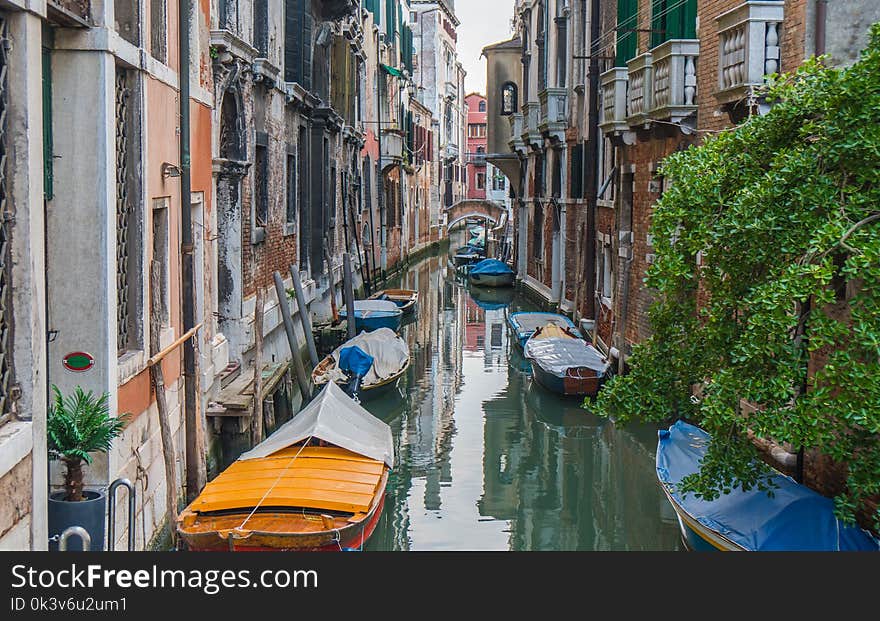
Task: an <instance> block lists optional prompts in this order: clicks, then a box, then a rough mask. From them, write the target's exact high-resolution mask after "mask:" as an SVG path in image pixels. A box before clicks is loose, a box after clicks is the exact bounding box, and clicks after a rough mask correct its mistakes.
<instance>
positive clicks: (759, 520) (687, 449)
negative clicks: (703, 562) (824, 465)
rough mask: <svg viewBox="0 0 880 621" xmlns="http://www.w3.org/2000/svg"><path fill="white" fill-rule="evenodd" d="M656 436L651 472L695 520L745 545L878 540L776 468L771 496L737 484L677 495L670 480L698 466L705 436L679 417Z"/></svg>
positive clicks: (839, 545) (818, 545) (815, 546)
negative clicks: (701, 494)
mask: <svg viewBox="0 0 880 621" xmlns="http://www.w3.org/2000/svg"><path fill="white" fill-rule="evenodd" d="M659 436H660V438H659V441H658V443H657V477H658V478H659V479H660V482H661V483H662V484H663V486H664V487H666V489H667V490H668V491H669V492H670V495H671V496H672V497H673V499H674V501H675V502H676V503H677V504H678V505H679V506H680V507H681V508H682V509H684V511H686V512H687V513H688V514H690V515H691V516H692V517H693V518H694V519H695V520H697V521H698V522H700V523H701V524H703V525H704V526H706V527H707V528H709V529H710V530H713V531H715V532H718V533H720V534H722V535H723V536H724V537H726V538H727V539H729V540H731V541H733V542H734V543H736V544H737V545H740V546H742V547H743V548H745V549H746V550H766V551H836V550H845V551H848V550H873V551H878V550H880V542H878V541H877V539H875V538H874V537H872V536H871V535H870V534H869V533H867V532H866V531H864V530H862V529H860V528H858V527H856V526H846V525H845V524H843V523H842V522H839V521H838V520H837V518H836V517H835V516H834V501H832V500H831V499H830V498H826V497H824V496H822V495H820V494H818V493H816V492H814V491H813V490H811V489H809V488H807V487H805V486H803V485H800V484H798V483H797V482H795V481H794V480H793V479H791V478H790V477H787V476H785V475H783V474H780V473H775V474H774V475H773V476H772V481H773V483H774V484H775V485H776V486H777V487H776V489H774V490H773V497H770V496H768V495H767V492H763V491H760V490H758V489H756V488H752V489H751V490H750V491H747V492H746V491H743V490H742V488H741V487H739V488H736V489H734V490H733V491H732V492H731V493H730V494H726V495H723V496H720V497H719V498H718V499H717V500H712V501H706V500H700V499H698V498H697V497H696V496H694V494H687V495H684V496H683V495H682V494H681V493H679V492H678V491H677V490H676V485H677V484H678V483H679V482H680V481H681V480H682V479H683V478H684V477H685V476H687V475H689V474H693V473H695V472H697V471H698V470H699V469H700V460H701V459H702V457H703V455H705V454H706V449H707V447H708V446H709V443H710V441H711V439H710V437H709V434H707V433H706V432H705V431H703V430H702V429H700V428H699V427H694V426H693V425H689V424H687V423H685V422H684V421H678V422H677V423H675V424H674V425H673V426H672V427H670V428H669V430H668V431H667V430H661V431H660V432H659Z"/></svg>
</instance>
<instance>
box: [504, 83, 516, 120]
mask: <svg viewBox="0 0 880 621" xmlns="http://www.w3.org/2000/svg"><path fill="white" fill-rule="evenodd" d="M518 108H519V102H518V101H517V92H516V84H514V83H513V82H505V84H504V86H502V87H501V114H502V116H510V115H511V114H516V111H517V109H518Z"/></svg>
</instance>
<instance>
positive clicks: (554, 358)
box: [524, 323, 611, 397]
mask: <svg viewBox="0 0 880 621" xmlns="http://www.w3.org/2000/svg"><path fill="white" fill-rule="evenodd" d="M524 355H525V358H526V359H527V360H528V361H529V363H530V365H531V367H532V377H533V378H534V379H535V381H536V382H538V383H539V384H540V385H541V386H543V387H544V388H546V389H547V390H549V391H551V392H555V393H556V394H559V395H566V396H578V397H583V396H586V397H595V396H596V393H598V392H599V388H600V387H601V386H602V384H603V382H604V381H605V379H606V377H607V376H608V374H609V372H610V370H611V364H610V363H609V362H608V359H607V358H605V356H603V355H602V354H601V352H599V350H598V349H596V348H595V347H593V346H592V345H590V344H589V343H587V342H586V341H584V340H583V339H581V338H579V337H578V336H577V335H576V334H575V333H574V332H573V331H570V330H569V329H567V328H561V327H559V326H558V325H556V324H553V323H551V324H547V325H546V326H543V327H542V328H539V329H538V330H536V331H535V334H533V335H532V337H531V338H529V340H528V341H527V342H526V346H525V350H524Z"/></svg>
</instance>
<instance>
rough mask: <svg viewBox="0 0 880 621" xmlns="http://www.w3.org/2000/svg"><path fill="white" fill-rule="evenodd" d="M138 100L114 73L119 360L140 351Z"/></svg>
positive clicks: (125, 77) (125, 74) (122, 75)
mask: <svg viewBox="0 0 880 621" xmlns="http://www.w3.org/2000/svg"><path fill="white" fill-rule="evenodd" d="M138 105H139V102H138V98H137V97H136V96H135V93H134V90H133V88H132V86H131V73H130V72H129V71H126V70H125V69H121V68H117V69H116V102H115V108H116V110H115V112H116V118H115V125H116V141H115V158H116V160H115V164H116V330H117V331H116V349H117V353H118V354H119V355H120V356H122V355H123V354H125V353H126V352H127V351H131V350H137V349H140V347H141V330H140V328H141V325H140V324H141V323H142V322H139V321H138V319H139V317H140V315H141V309H142V308H143V307H142V299H143V296H142V294H141V287H142V283H143V279H142V274H143V273H144V271H145V270H144V269H143V263H142V260H141V259H140V257H141V253H142V250H143V243H142V231H143V229H142V221H143V214H142V208H143V203H141V202H140V200H139V199H138V197H139V195H140V193H139V191H138V187H137V181H136V179H137V177H138V176H139V168H140V167H139V162H138V161H137V152H138V150H139V149H138V148H137V136H138V129H137V122H138V121H137V119H139V118H140V115H139V114H138Z"/></svg>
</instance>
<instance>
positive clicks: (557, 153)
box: [551, 149, 562, 198]
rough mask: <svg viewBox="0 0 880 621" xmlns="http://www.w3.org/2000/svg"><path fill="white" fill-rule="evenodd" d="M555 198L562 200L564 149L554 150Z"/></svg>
mask: <svg viewBox="0 0 880 621" xmlns="http://www.w3.org/2000/svg"><path fill="white" fill-rule="evenodd" d="M551 191H552V193H553V198H562V149H554V150H553V187H552V188H551Z"/></svg>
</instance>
